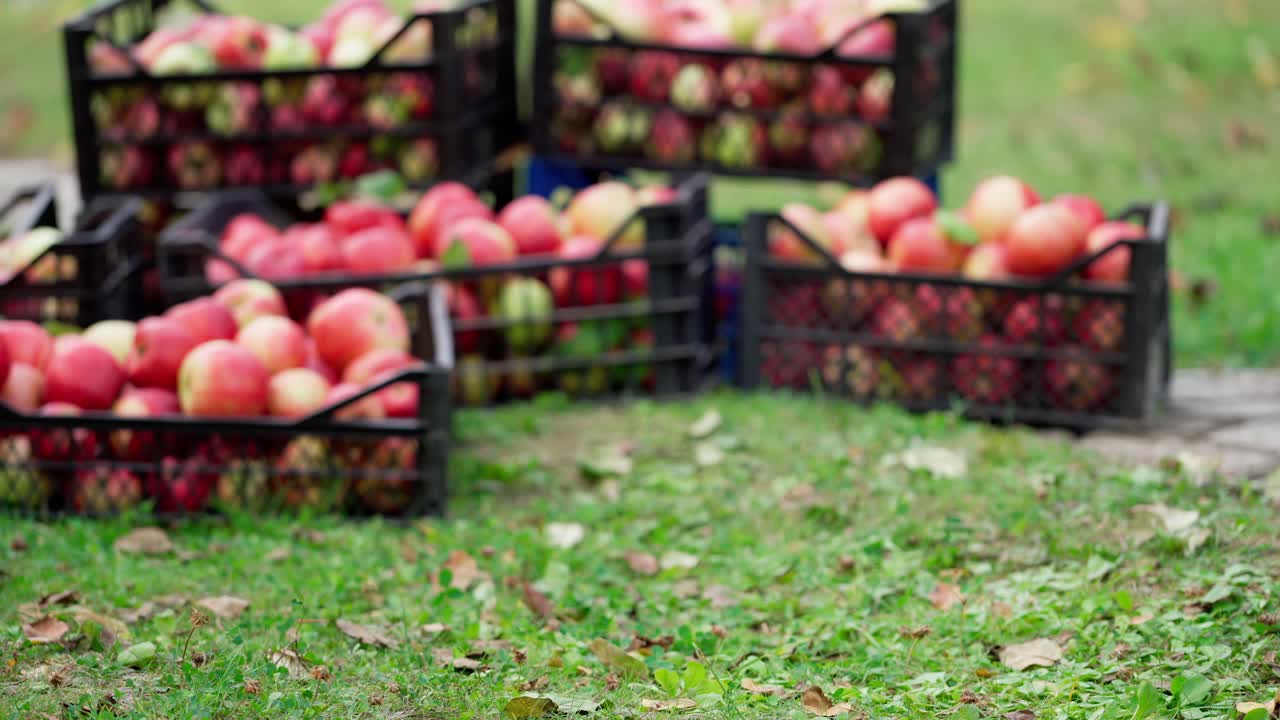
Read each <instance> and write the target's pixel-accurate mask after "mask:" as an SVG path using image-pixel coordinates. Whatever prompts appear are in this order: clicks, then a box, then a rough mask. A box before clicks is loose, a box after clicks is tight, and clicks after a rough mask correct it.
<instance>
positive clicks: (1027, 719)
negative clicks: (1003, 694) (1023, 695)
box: [1004, 710, 1036, 720]
mask: <svg viewBox="0 0 1280 720" xmlns="http://www.w3.org/2000/svg"><path fill="white" fill-rule="evenodd" d="M1004 720H1036V714H1035V713H1033V712H1031V711H1030V710H1014V711H1013V712H1007V713H1005V714H1004Z"/></svg>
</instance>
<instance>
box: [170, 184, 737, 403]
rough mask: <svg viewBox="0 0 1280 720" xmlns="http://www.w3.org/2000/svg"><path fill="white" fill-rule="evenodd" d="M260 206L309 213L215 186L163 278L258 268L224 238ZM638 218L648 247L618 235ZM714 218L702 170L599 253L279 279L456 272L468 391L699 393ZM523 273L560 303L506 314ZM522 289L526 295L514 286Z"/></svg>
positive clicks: (182, 232)
mask: <svg viewBox="0 0 1280 720" xmlns="http://www.w3.org/2000/svg"><path fill="white" fill-rule="evenodd" d="M246 212H251V213H255V214H257V215H259V216H260V217H262V218H263V219H265V220H267V221H268V222H270V223H272V224H273V225H275V226H277V227H280V228H283V227H285V226H287V225H289V224H291V223H293V222H294V221H295V220H300V219H303V218H299V217H298V216H296V215H293V214H290V213H288V212H286V211H284V210H282V209H281V208H280V207H279V206H278V205H275V204H273V203H271V202H270V201H269V200H268V199H267V198H266V197H264V196H263V195H261V194H259V193H253V192H227V193H223V194H220V195H218V196H215V197H213V198H211V199H210V200H209V202H208V204H206V205H205V206H204V207H201V208H199V209H197V210H195V211H193V212H192V213H191V214H189V215H188V216H187V217H185V218H184V219H182V220H181V221H179V222H178V223H176V224H174V225H173V226H171V227H170V228H168V229H167V230H166V231H165V233H164V234H163V235H162V237H161V241H160V253H159V259H160V270H161V282H162V285H163V287H164V289H165V291H166V293H167V294H168V296H169V299H170V300H171V301H180V300H183V299H186V298H190V297H193V296H197V295H203V294H207V293H209V292H211V291H212V290H213V289H215V288H214V286H213V285H212V284H211V283H210V282H209V281H208V280H207V278H206V276H205V267H206V264H207V263H208V262H210V261H211V260H221V261H224V262H227V263H229V264H230V266H231V267H233V268H235V269H236V270H237V271H238V272H239V273H240V274H241V275H243V276H245V277H251V276H252V275H251V273H250V272H249V271H248V270H246V269H245V268H244V267H243V266H241V265H239V264H237V263H236V262H235V261H234V260H231V259H230V258H228V257H227V256H225V255H223V254H222V253H220V252H219V250H218V240H219V238H220V236H221V234H222V231H223V229H224V228H225V226H226V225H227V224H228V223H229V222H230V220H231V219H232V218H234V217H235V216H236V215H239V214H241V213H246ZM635 223H643V224H644V233H643V237H644V241H643V247H642V248H634V249H621V248H619V247H617V246H618V245H619V243H620V238H621V237H622V236H623V235H624V234H626V233H627V232H628V231H629V230H630V229H631V228H633V227H634V226H635ZM714 229H715V228H714V225H713V224H712V223H711V220H710V219H709V217H708V215H707V179H706V177H705V176H695V177H693V178H691V179H689V180H688V181H686V182H685V183H684V184H682V185H681V186H680V187H679V189H678V198H677V199H676V200H675V201H673V202H670V203H666V204H661V205H652V206H648V207H644V208H642V209H641V210H640V211H639V212H638V213H637V214H636V215H634V216H632V217H631V219H630V220H628V221H627V222H626V223H624V224H623V226H622V227H620V228H618V229H617V230H616V231H615V232H614V233H613V235H612V236H611V237H610V238H609V239H608V240H606V241H604V243H603V244H602V246H601V247H600V248H599V251H598V252H596V253H595V254H592V255H589V256H585V257H581V258H575V259H561V258H558V257H554V256H552V257H545V258H542V257H526V258H522V259H519V260H517V261H516V262H514V263H511V264H506V265H491V266H483V267H468V268H454V269H447V268H446V269H441V270H438V271H432V272H428V273H423V274H420V275H413V276H406V275H395V276H373V275H369V276H355V275H319V276H312V277H305V278H297V279H276V278H273V279H271V282H273V283H274V284H276V285H277V286H278V287H280V288H281V290H282V291H283V292H284V293H285V296H286V299H288V300H289V302H290V304H291V306H300V307H306V306H308V304H309V303H310V302H311V301H312V298H314V297H315V296H316V295H317V294H319V293H325V292H331V291H334V290H338V289H341V288H346V287H353V286H361V287H385V286H388V285H390V284H394V283H397V282H402V281H404V280H406V279H409V278H411V277H412V278H414V279H419V280H429V279H444V280H447V281H449V285H450V294H451V295H450V310H451V314H452V315H453V329H454V346H455V348H457V352H458V365H457V370H456V371H455V378H454V381H455V384H456V395H457V397H458V398H459V400H460V401H461V402H463V403H465V404H467V405H483V404H488V403H491V402H498V401H504V400H514V399H520V398H525V397H528V396H531V395H533V394H535V393H537V392H541V391H545V390H562V391H564V392H566V393H568V394H569V395H571V396H575V397H578V396H590V397H613V396H618V395H621V394H632V393H635V394H657V395H673V394H685V393H691V392H695V391H697V390H700V389H702V387H703V386H704V384H705V381H706V380H707V379H708V377H709V374H710V372H711V370H712V367H713V352H712V343H713V340H714V338H713V333H714V317H713V315H712V313H711V307H712V302H713V293H714V277H713V273H714V268H713V263H712V251H713V246H714ZM641 276H643V277H644V278H645V282H644V283H643V284H641V281H640V279H639V278H640V277H641ZM516 278H521V279H525V280H529V279H533V280H537V281H538V282H539V283H541V284H542V285H543V286H544V287H545V288H546V289H547V290H548V291H550V292H551V299H552V305H553V306H554V310H552V311H550V312H549V313H544V312H537V311H531V310H526V309H525V307H526V302H525V300H524V299H512V300H509V301H508V304H509V308H510V309H509V313H508V315H507V316H506V317H500V316H499V315H498V314H497V313H495V312H493V311H492V308H494V307H495V306H496V305H495V303H497V302H498V300H499V298H500V296H501V293H502V292H503V290H504V288H505V287H506V286H508V285H511V284H513V280H514V279H516ZM525 285H526V286H531V283H525ZM552 288H560V289H559V290H555V291H552ZM535 293H536V290H535ZM513 296H514V297H515V298H520V296H518V295H514V291H513ZM528 302H535V300H533V299H532V298H530V299H529V300H528ZM513 346H518V347H519V348H520V350H521V351H520V352H515V351H514V350H513Z"/></svg>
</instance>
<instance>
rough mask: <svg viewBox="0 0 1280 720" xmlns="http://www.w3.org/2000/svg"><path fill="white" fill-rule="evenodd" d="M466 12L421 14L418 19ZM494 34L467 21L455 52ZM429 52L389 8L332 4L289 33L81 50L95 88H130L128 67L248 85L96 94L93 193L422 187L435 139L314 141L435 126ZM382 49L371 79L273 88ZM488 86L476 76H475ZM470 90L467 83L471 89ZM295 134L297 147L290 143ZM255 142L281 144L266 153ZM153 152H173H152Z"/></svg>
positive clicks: (190, 26) (431, 0) (264, 29)
mask: <svg viewBox="0 0 1280 720" xmlns="http://www.w3.org/2000/svg"><path fill="white" fill-rule="evenodd" d="M462 4H463V3H462V0H420V1H419V2H417V3H416V4H415V5H414V7H413V11H414V12H415V13H431V12H436V11H441V10H449V9H452V8H455V7H458V6H461V5H462ZM406 26H407V27H406ZM402 28H404V32H403V33H400V31H401V29H402ZM397 33H400V35H399V37H396V35H397ZM496 34H497V18H496V15H494V14H493V13H492V12H483V11H482V12H478V13H475V14H474V15H468V17H467V23H466V25H465V26H464V30H463V32H462V33H461V37H459V38H458V42H459V45H460V46H463V47H466V46H468V45H475V44H481V43H489V42H491V41H492V40H493V39H494V38H495V37H496ZM393 38H395V39H394V41H393V40H392V39H393ZM388 43H390V45H388ZM432 44H433V35H432V27H431V22H430V21H429V20H427V19H425V18H423V19H418V20H412V21H411V20H407V19H406V18H404V17H401V16H399V15H397V14H395V13H394V12H393V11H392V10H391V9H390V8H389V7H388V5H387V4H386V3H385V2H384V1H383V0H337V1H336V2H334V3H333V4H332V5H331V6H330V7H329V8H328V9H327V10H326V11H325V12H324V14H323V15H322V16H321V17H320V18H319V19H318V20H316V21H315V22H313V23H310V24H308V25H306V26H304V27H302V28H301V29H299V30H297V31H296V32H295V31H293V30H290V29H287V28H284V27H281V26H279V25H273V24H269V23H265V22H261V21H258V20H255V19H253V18H249V17H243V16H232V15H198V16H195V17H190V16H179V17H178V18H176V19H175V20H174V22H173V23H172V24H170V25H162V26H160V27H158V28H157V29H155V30H154V31H152V32H151V33H150V34H148V35H147V36H146V37H145V38H143V39H141V40H140V41H139V42H137V43H136V44H134V45H132V46H131V47H128V48H127V49H121V48H119V47H117V46H114V45H112V44H109V43H105V42H100V41H99V42H95V43H94V44H93V45H92V46H91V48H90V49H89V66H90V71H91V72H92V73H93V74H94V75H95V76H110V77H117V76H128V75H131V74H134V73H135V72H136V69H135V68H136V66H140V67H141V68H142V69H144V70H145V71H146V72H147V73H148V74H149V75H151V76H155V77H169V76H200V75H210V74H216V73H219V72H234V73H250V75H248V76H247V77H246V78H245V79H240V80H217V81H213V80H203V81H202V80H199V79H197V80H193V81H191V82H181V81H178V80H174V81H171V82H166V83H165V84H164V85H163V86H162V87H161V89H160V91H159V92H156V91H155V87H154V86H151V85H147V84H136V85H135V84H129V83H115V84H112V85H110V86H107V87H105V88H104V89H103V90H102V91H100V92H97V93H96V94H95V95H94V96H93V98H92V102H91V103H90V109H91V112H92V114H93V120H94V123H95V125H96V127H97V129H98V132H99V133H100V134H101V136H102V138H103V139H104V140H106V141H108V142H107V144H106V146H105V147H104V149H103V150H102V155H101V170H102V175H103V177H102V178H101V182H102V183H103V185H104V186H105V187H106V188H107V189H112V190H118V191H119V190H136V189H140V188H150V187H165V188H172V187H177V188H178V189H182V190H200V189H209V188H214V187H219V186H224V185H229V186H246V185H255V186H256V185H268V184H298V185H310V184H314V183H319V182H328V181H331V180H336V179H338V178H354V177H359V176H361V175H364V174H367V173H370V172H374V171H377V170H383V169H394V170H396V171H398V172H399V173H400V174H402V175H403V176H404V177H405V178H406V179H407V180H408V181H410V182H412V183H421V182H424V181H427V180H430V179H432V178H434V177H435V176H436V173H437V170H438V169H439V152H438V151H439V147H438V142H437V139H436V138H435V137H434V136H426V135H424V134H423V133H422V132H415V133H403V132H398V133H391V134H387V135H380V136H378V137H375V138H373V139H367V138H366V139H355V138H352V139H348V140H334V139H332V138H320V137H318V136H315V131H317V130H323V129H326V128H327V129H348V128H354V129H365V130H366V131H378V130H384V131H386V130H392V131H403V129H404V128H405V127H406V126H409V125H410V124H412V123H415V122H422V121H427V120H430V119H431V118H432V117H433V113H434V110H435V92H436V88H435V79H434V75H433V74H432V73H429V72H426V71H424V70H423V69H422V65H423V64H424V63H426V62H428V61H429V59H430V58H431V55H432ZM384 46H386V50H385V52H383V53H382V54H381V55H380V56H379V63H378V66H377V67H375V68H371V69H370V70H369V71H368V72H363V73H359V74H318V73H310V74H302V75H292V76H291V75H287V74H286V75H273V73H276V72H277V71H300V70H323V69H325V68H342V69H349V68H360V67H364V66H365V65H366V63H369V62H370V61H371V60H372V59H373V58H374V55H375V53H377V52H378V50H379V49H381V48H383V47H384ZM135 63H136V65H135ZM397 66H399V69H398V70H397ZM254 73H258V74H260V75H258V76H255V75H253V74H254ZM485 74H486V71H485V69H484V68H477V72H476V73H472V75H473V76H474V75H485ZM475 81H477V79H476V78H475V77H472V78H471V80H469V83H471V84H474V83H475ZM306 133H311V136H307V135H306ZM290 134H292V135H294V136H296V137H293V138H292V139H289V138H288V136H289V135H290ZM183 136H197V137H199V138H201V139H193V140H183ZM255 136H257V137H258V138H261V137H267V138H273V137H274V138H277V139H278V142H270V143H267V144H263V142H260V141H259V139H255ZM159 139H171V140H173V142H171V143H158V142H155V141H156V140H159Z"/></svg>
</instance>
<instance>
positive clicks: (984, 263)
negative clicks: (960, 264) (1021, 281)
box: [962, 243, 1013, 281]
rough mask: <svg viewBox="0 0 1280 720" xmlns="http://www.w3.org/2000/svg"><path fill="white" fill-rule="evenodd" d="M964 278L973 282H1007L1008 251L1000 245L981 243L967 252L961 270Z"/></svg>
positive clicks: (1008, 274)
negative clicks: (967, 254)
mask: <svg viewBox="0 0 1280 720" xmlns="http://www.w3.org/2000/svg"><path fill="white" fill-rule="evenodd" d="M962 272H963V273H964V276H965V277H967V278H972V279H974V280H986V281H994V280H1007V279H1009V277H1010V276H1011V275H1012V274H1013V273H1011V272H1010V271H1009V251H1008V250H1007V249H1006V248H1005V246H1004V245H1001V244H1000V243H982V244H981V245H978V246H977V247H975V248H974V249H973V250H971V251H970V252H969V257H968V258H966V259H965V261H964V268H963V270H962Z"/></svg>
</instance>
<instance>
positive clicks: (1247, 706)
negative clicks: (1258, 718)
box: [1236, 700, 1276, 715]
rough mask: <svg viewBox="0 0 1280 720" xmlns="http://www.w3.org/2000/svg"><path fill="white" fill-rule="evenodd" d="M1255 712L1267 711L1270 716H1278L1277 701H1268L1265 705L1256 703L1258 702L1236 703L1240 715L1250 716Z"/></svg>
mask: <svg viewBox="0 0 1280 720" xmlns="http://www.w3.org/2000/svg"><path fill="white" fill-rule="evenodd" d="M1254 710H1266V711H1267V714H1269V715H1275V714H1276V701H1275V700H1268V701H1266V702H1264V703H1256V702H1242V703H1236V712H1238V713H1240V714H1241V715H1248V714H1249V713H1251V712H1253V711H1254Z"/></svg>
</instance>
